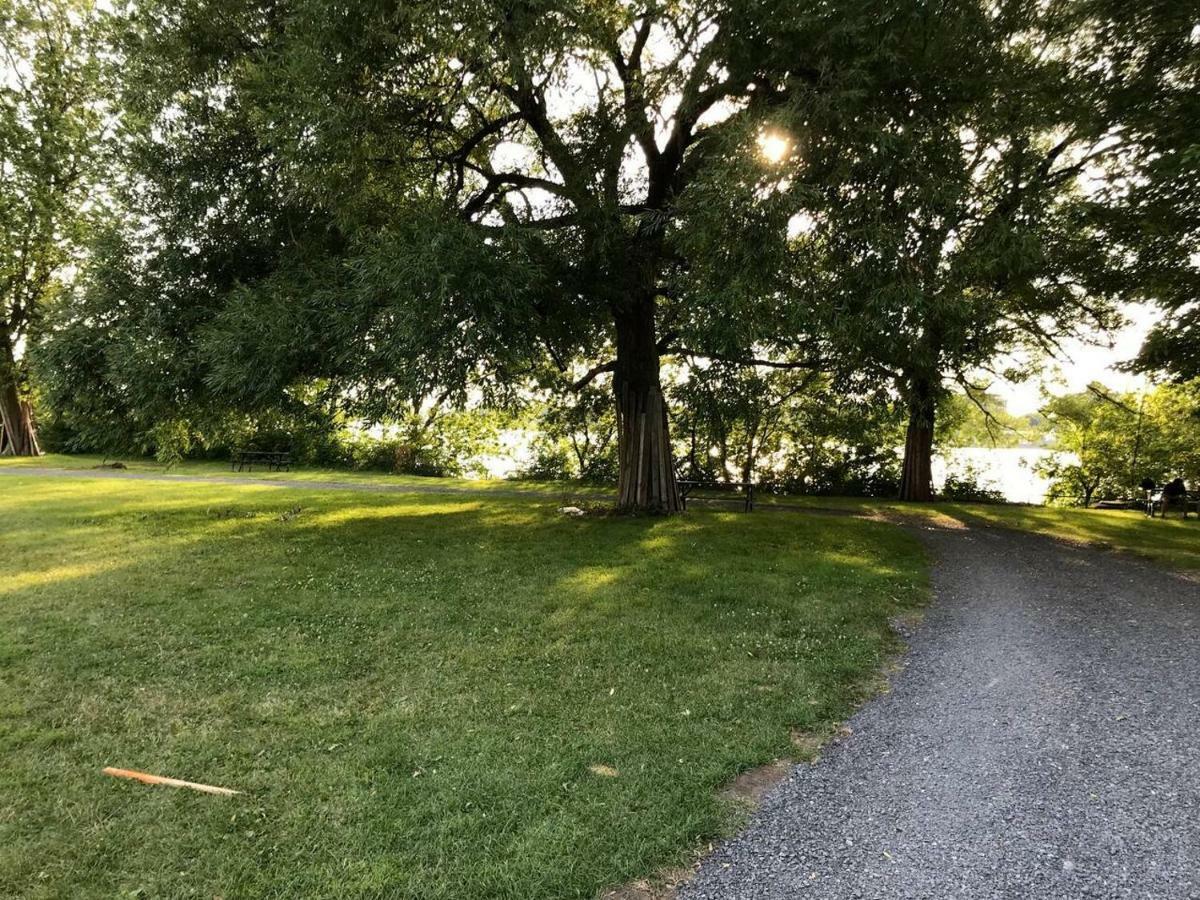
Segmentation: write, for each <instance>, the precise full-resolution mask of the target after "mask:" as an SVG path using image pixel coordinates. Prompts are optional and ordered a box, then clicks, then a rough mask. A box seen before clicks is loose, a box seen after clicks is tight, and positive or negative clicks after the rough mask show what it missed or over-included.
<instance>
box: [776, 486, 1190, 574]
mask: <svg viewBox="0 0 1200 900" xmlns="http://www.w3.org/2000/svg"><path fill="white" fill-rule="evenodd" d="M766 502H767V503H773V504H775V505H779V506H791V505H795V506H799V507H808V508H815V509H820V508H825V509H838V510H845V511H847V512H853V513H855V514H858V515H864V516H878V517H881V518H896V519H901V520H903V519H911V518H912V517H914V516H915V517H927V518H930V519H933V520H935V521H936V520H937V519H938V518H939V517H940V518H942V519H943V521H945V522H947V524H953V523H958V524H963V525H994V526H999V527H1003V528H1015V529H1018V530H1022V531H1033V532H1037V533H1038V534H1044V535H1046V536H1047V537H1052V538H1056V539H1058V540H1063V541H1069V542H1071V543H1076V544H1085V545H1088V546H1092V547H1097V548H1101V549H1105V550H1116V551H1120V552H1122V553H1130V554H1133V555H1136V556H1140V557H1143V558H1144V559H1148V560H1151V561H1153V562H1158V563H1162V564H1163V565H1165V566H1167V567H1169V568H1175V569H1200V516H1196V515H1195V514H1192V515H1190V516H1189V517H1188V518H1187V519H1184V518H1183V517H1182V515H1180V514H1178V513H1172V514H1171V515H1170V518H1168V519H1162V518H1157V517H1156V518H1154V519H1151V518H1148V517H1147V516H1146V515H1145V514H1144V513H1142V512H1138V511H1136V510H1122V509H1079V508H1063V507H1053V506H1024V505H1018V504H992V503H952V502H938V503H899V502H896V501H891V500H880V499H874V498H863V497H811V496H810V497H768V498H767V500H766Z"/></svg>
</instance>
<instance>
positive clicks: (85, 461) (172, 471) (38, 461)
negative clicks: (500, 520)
mask: <svg viewBox="0 0 1200 900" xmlns="http://www.w3.org/2000/svg"><path fill="white" fill-rule="evenodd" d="M115 460H119V461H120V462H122V463H124V465H125V466H126V468H127V470H128V471H130V472H134V473H139V474H147V475H164V476H172V475H188V476H195V475H204V476H219V477H221V478H246V479H254V480H267V481H284V482H287V481H294V482H338V483H345V484H353V485H377V486H380V487H393V488H395V487H399V488H404V487H419V488H454V489H461V490H470V491H500V492H503V493H511V492H513V491H522V492H525V491H529V492H534V493H545V494H557V495H563V494H566V495H570V496H572V497H580V498H587V497H592V496H596V495H602V494H607V493H612V488H606V487H603V486H597V485H591V484H580V483H578V482H555V481H522V480H519V479H507V478H435V477H429V476H423V475H397V474H392V473H389V472H377V471H367V470H356V469H322V468H318V467H316V466H297V467H295V468H293V469H292V470H291V471H288V472H272V471H270V470H268V469H266V468H265V467H261V466H259V467H255V468H253V469H248V470H243V471H241V472H235V471H233V470H232V469H231V468H230V465H229V463H227V462H220V461H216V460H211V461H210V460H184V461H183V462H181V463H177V464H173V465H166V464H164V463H160V462H158V461H156V460H154V459H152V458H150V457H136V456H135V457H129V456H121V457H104V456H98V455H95V454H66V453H47V454H45V455H43V456H36V457H11V456H10V457H0V468H12V469H21V468H47V469H92V468H98V467H100V466H101V465H102V464H103V463H107V462H113V461H115Z"/></svg>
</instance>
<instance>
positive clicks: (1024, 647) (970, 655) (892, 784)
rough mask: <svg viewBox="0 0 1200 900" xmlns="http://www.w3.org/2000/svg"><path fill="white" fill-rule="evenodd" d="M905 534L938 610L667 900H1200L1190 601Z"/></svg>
mask: <svg viewBox="0 0 1200 900" xmlns="http://www.w3.org/2000/svg"><path fill="white" fill-rule="evenodd" d="M922 534H923V537H924V539H925V541H926V542H927V544H928V546H929V549H930V551H931V553H932V555H933V558H934V560H935V567H934V588H935V594H936V599H935V602H934V604H933V606H932V607H931V608H930V610H929V612H928V615H927V617H926V621H925V624H924V625H923V626H922V627H921V628H920V630H919V631H918V632H917V634H916V636H915V637H914V638H913V640H912V641H911V644H912V649H911V652H910V653H909V654H908V656H907V657H906V658H905V668H904V670H903V672H902V673H900V674H899V675H897V676H896V677H895V678H894V679H893V687H892V690H891V692H890V693H888V694H885V695H883V696H882V697H880V698H878V699H876V700H874V701H872V702H871V703H870V704H868V705H867V706H866V707H865V708H864V709H863V710H861V711H860V712H859V713H858V714H857V715H856V716H855V717H854V718H853V719H852V720H851V722H850V726H851V728H852V734H851V735H850V736H849V737H847V738H845V739H844V740H843V741H842V742H841V743H840V744H838V745H836V746H834V747H832V748H829V749H828V750H827V752H826V754H825V756H824V758H823V759H822V760H821V761H820V762H819V763H817V764H816V765H814V766H801V767H798V768H796V769H795V770H794V772H793V774H792V775H791V776H790V777H789V778H788V779H787V780H786V781H785V782H784V783H783V784H781V785H780V786H779V787H778V788H777V789H775V791H773V792H772V793H771V794H770V795H769V796H768V797H767V799H766V800H765V801H764V803H763V805H762V806H761V807H760V809H759V811H758V812H757V813H756V814H755V816H754V818H753V820H752V821H751V823H750V826H749V828H748V829H747V830H746V831H745V832H743V833H742V834H741V835H740V836H738V837H736V838H735V839H732V840H730V841H729V842H727V843H726V844H724V845H723V846H722V847H720V848H719V849H718V850H717V851H716V852H715V853H714V854H713V855H712V856H710V857H709V858H708V859H707V860H706V861H705V863H704V865H703V866H702V867H701V870H700V873H699V874H698V875H697V877H696V879H695V880H694V881H693V882H691V883H690V884H688V885H686V886H684V887H683V888H682V889H681V890H680V898H681V900H701V898H713V900H716V898H720V900H738V898H785V897H786V898H809V897H812V898H838V900H845V898H860V897H861V898H867V897H870V898H902V897H903V898H908V897H912V898H917V897H920V898H962V900H968V898H969V900H974V898H993V897H1005V898H1014V900H1015V898H1022V900H1025V898H1030V900H1032V898H1054V900H1060V898H1075V897H1139V898H1154V900H1166V898H1180V900H1184V898H1187V900H1195V898H1200V584H1197V583H1196V582H1195V581H1189V580H1186V579H1185V578H1183V577H1181V576H1178V575H1173V574H1169V573H1167V572H1164V571H1161V570H1159V569H1156V568H1154V567H1152V566H1150V565H1145V564H1141V563H1138V562H1135V561H1132V560H1129V559H1128V558H1124V557H1120V556H1116V555H1113V554H1107V553H1104V552H1102V551H1095V550H1085V549H1077V548H1072V547H1067V546H1064V545H1062V544H1058V543H1055V542H1053V541H1050V540H1048V539H1046V538H1042V537H1038V536H1036V535H1027V534H1019V533H1016V532H1008V531H1001V530H990V529H973V530H970V531H957V532H956V531H945V530H936V531H935V530H929V529H922ZM1197 539H1198V540H1200V533H1198V535H1197Z"/></svg>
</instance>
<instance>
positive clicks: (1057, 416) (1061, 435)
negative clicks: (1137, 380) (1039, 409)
mask: <svg viewBox="0 0 1200 900" xmlns="http://www.w3.org/2000/svg"><path fill="white" fill-rule="evenodd" d="M1046 416H1047V418H1048V420H1049V421H1050V423H1051V426H1052V428H1053V435H1054V442H1055V447H1056V448H1057V449H1059V450H1062V451H1065V455H1062V456H1058V457H1055V458H1052V459H1050V460H1048V461H1047V462H1046V464H1045V465H1044V470H1045V473H1046V474H1047V475H1049V476H1050V477H1051V478H1052V479H1053V486H1052V489H1051V497H1052V498H1053V499H1057V500H1060V501H1064V502H1068V503H1081V504H1083V505H1084V506H1087V505H1088V504H1089V503H1091V502H1092V500H1093V499H1117V498H1129V497H1140V496H1142V495H1143V490H1142V488H1141V483H1142V482H1143V481H1144V480H1145V479H1150V480H1151V481H1154V482H1155V483H1156V484H1157V485H1159V486H1161V485H1163V484H1164V483H1166V482H1167V481H1169V480H1171V479H1173V478H1177V477H1182V478H1184V479H1186V480H1187V481H1190V482H1191V483H1193V484H1195V483H1197V481H1198V480H1200V381H1193V382H1191V383H1187V384H1166V385H1161V386H1159V387H1157V388H1155V389H1153V390H1150V391H1147V392H1145V393H1142V394H1134V393H1124V394H1116V393H1113V392H1111V391H1109V390H1107V389H1106V388H1105V387H1104V386H1103V385H1100V384H1092V385H1090V386H1089V387H1088V389H1087V390H1085V391H1083V392H1082V393H1078V394H1068V395H1066V396H1063V397H1058V398H1055V399H1054V400H1052V401H1051V402H1050V403H1049V404H1048V405H1047V407H1046Z"/></svg>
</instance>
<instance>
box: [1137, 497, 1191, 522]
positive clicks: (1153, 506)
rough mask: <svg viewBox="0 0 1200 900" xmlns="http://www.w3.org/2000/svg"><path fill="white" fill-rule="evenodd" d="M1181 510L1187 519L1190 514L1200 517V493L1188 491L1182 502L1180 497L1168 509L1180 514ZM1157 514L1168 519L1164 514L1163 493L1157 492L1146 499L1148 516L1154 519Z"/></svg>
mask: <svg viewBox="0 0 1200 900" xmlns="http://www.w3.org/2000/svg"><path fill="white" fill-rule="evenodd" d="M1181 508H1182V511H1183V517H1184V518H1185V519H1186V518H1187V515H1188V513H1189V512H1194V513H1196V514H1197V515H1200V491H1188V492H1187V493H1186V494H1184V496H1183V498H1182V500H1181V499H1180V498H1178V497H1177V498H1175V499H1174V500H1172V501H1171V504H1170V505H1169V506H1168V507H1167V511H1168V512H1179V511H1180V509H1181ZM1156 513H1157V514H1159V515H1161V516H1163V517H1164V518H1166V514H1165V513H1163V495H1162V491H1156V492H1155V493H1153V494H1151V495H1150V496H1149V497H1147V498H1146V515H1148V516H1149V517H1150V518H1152V519H1153V518H1154V516H1155V514H1156Z"/></svg>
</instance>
